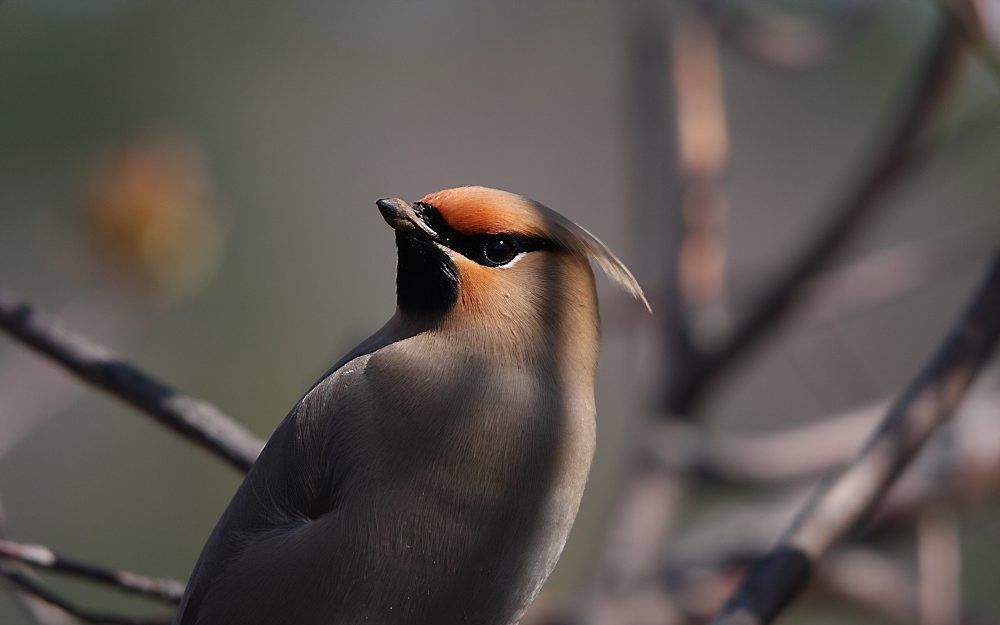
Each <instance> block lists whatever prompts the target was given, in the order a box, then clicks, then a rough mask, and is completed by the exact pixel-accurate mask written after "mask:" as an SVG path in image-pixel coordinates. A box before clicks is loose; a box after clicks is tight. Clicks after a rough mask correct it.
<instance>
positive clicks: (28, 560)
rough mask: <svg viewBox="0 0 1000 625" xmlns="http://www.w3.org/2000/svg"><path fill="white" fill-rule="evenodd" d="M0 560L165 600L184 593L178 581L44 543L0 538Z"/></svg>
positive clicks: (176, 601) (174, 598)
mask: <svg viewBox="0 0 1000 625" xmlns="http://www.w3.org/2000/svg"><path fill="white" fill-rule="evenodd" d="M0 560H14V561H17V562H22V563H24V564H29V565H31V566H33V567H37V568H42V569H47V570H49V571H56V572H59V573H65V574H68V575H74V576H77V577H80V578H83V579H87V580H90V581H94V582H99V583H102V584H107V585H109V586H113V587H115V588H118V589H120V590H124V591H126V592H131V593H135V594H138V595H142V596H144V597H151V598H153V599H159V600H161V601H166V602H168V603H175V604H176V603H180V600H181V596H183V594H184V584H183V583H182V582H179V581H177V580H174V579H155V578H151V577H145V576H143V575H137V574H136V573H131V572H129V571H122V570H116V569H109V568H106V567H103V566H99V565H95V564H90V563H88V562H82V561H80V560H75V559H73V558H67V557H65V556H62V555H60V554H58V553H55V552H54V551H52V550H51V549H49V548H48V547H46V546H44V545H28V544H24V543H18V542H14V541H12V540H4V539H0Z"/></svg>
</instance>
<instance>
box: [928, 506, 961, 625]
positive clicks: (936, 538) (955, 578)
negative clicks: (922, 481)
mask: <svg viewBox="0 0 1000 625" xmlns="http://www.w3.org/2000/svg"><path fill="white" fill-rule="evenodd" d="M917 563H918V570H919V573H920V583H919V590H918V595H919V605H920V619H919V622H920V624H921V625H955V624H956V623H958V622H959V620H960V618H961V612H962V609H961V582H960V577H961V573H960V571H961V568H962V563H961V547H960V545H959V536H958V519H956V518H955V515H954V514H952V512H951V511H949V510H948V509H947V508H945V507H944V506H943V505H934V504H933V503H932V504H931V505H928V506H927V507H926V508H925V509H924V510H921V512H920V514H919V515H918V517H917Z"/></svg>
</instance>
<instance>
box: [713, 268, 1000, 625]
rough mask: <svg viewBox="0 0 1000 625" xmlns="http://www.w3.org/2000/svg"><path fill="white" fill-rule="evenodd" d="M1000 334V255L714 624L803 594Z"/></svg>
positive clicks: (770, 613) (757, 616) (753, 615)
mask: <svg viewBox="0 0 1000 625" xmlns="http://www.w3.org/2000/svg"><path fill="white" fill-rule="evenodd" d="M998 337H1000V253H998V254H997V255H996V256H995V257H994V260H993V262H992V264H991V266H990V269H989V272H988V275H987V278H986V280H985V282H984V283H983V285H982V286H981V287H980V289H979V291H978V292H977V294H976V296H975V297H974V298H973V301H972V303H971V305H970V306H969V308H968V310H967V311H966V313H965V314H964V315H963V317H962V319H961V320H960V321H959V322H958V323H957V325H956V326H955V328H954V329H953V331H952V332H951V334H950V335H949V337H948V338H947V339H946V340H945V342H944V344H943V345H942V346H941V348H940V350H939V351H938V353H937V354H936V355H935V356H934V358H933V359H931V361H930V362H929V363H928V364H927V365H926V366H925V368H924V370H923V371H922V372H921V374H920V375H919V376H918V377H917V378H916V379H915V380H914V381H913V383H912V384H911V385H910V387H909V388H908V389H907V390H906V392H904V393H903V395H902V396H901V397H900V398H899V400H898V401H897V402H896V404H895V405H894V406H893V407H892V408H890V410H889V412H888V414H887V415H886V417H885V419H884V421H883V423H882V425H881V427H880V428H879V429H878V431H876V433H875V434H874V435H873V436H872V438H871V439H870V440H869V441H868V443H867V444H866V445H865V446H864V448H863V449H862V450H861V453H860V454H859V455H858V457H857V458H856V459H855V460H854V461H853V462H852V463H851V464H850V465H848V466H847V467H846V468H845V470H844V471H843V472H842V473H840V475H839V476H837V477H836V479H833V480H831V481H829V482H828V483H827V484H826V485H825V486H824V487H822V488H820V489H819V490H817V492H816V494H815V495H814V496H813V498H812V499H811V500H810V501H809V502H808V503H807V504H806V506H805V507H804V508H803V509H802V511H801V512H800V514H799V516H798V518H797V519H796V520H795V521H794V522H793V523H792V525H791V527H790V528H789V529H788V530H787V531H786V533H785V536H784V538H783V539H782V540H781V541H780V542H779V544H778V546H777V547H776V548H774V549H773V550H772V551H771V552H770V553H769V554H768V555H767V556H766V557H764V558H763V559H761V560H760V561H759V562H757V563H756V564H755V565H754V566H753V567H751V569H750V570H749V572H748V573H747V575H746V577H745V578H744V580H743V582H742V584H741V585H740V587H739V589H738V590H737V592H736V593H735V594H734V596H733V598H732V599H731V600H730V602H729V603H728V605H727V606H726V608H725V609H724V610H723V612H722V613H721V614H720V615H719V616H718V617H717V618H716V619H715V620H714V621H713V623H715V624H716V625H736V624H740V625H757V624H764V623H770V622H771V621H772V620H773V619H774V618H775V617H776V616H777V615H778V614H779V613H780V612H781V610H783V609H784V608H785V606H787V605H788V603H789V602H791V601H792V600H793V599H794V598H795V597H796V596H798V594H799V593H800V592H801V591H802V589H803V588H804V587H805V585H806V582H807V581H808V579H809V576H810V574H811V572H812V569H813V568H814V566H815V565H816V563H817V562H818V561H819V559H820V558H822V557H823V556H824V555H825V554H826V553H827V552H828V551H829V550H830V548H831V547H832V546H833V545H834V544H836V543H837V542H838V541H840V540H842V539H843V538H844V537H845V536H846V535H848V534H849V533H850V532H851V531H853V530H854V529H856V528H857V527H859V526H860V525H861V524H863V523H865V522H867V521H868V520H869V519H870V518H871V516H872V514H873V511H874V509H875V507H876V505H877V504H878V503H879V502H880V501H881V500H882V499H883V498H884V496H885V494H886V492H887V491H888V488H889V486H890V485H891V484H892V483H893V481H894V480H895V478H896V476H897V475H898V474H899V472H900V471H901V470H902V469H903V468H905V467H906V465H907V464H908V463H909V461H910V460H911V459H912V457H913V456H914V454H916V452H917V451H919V450H920V448H921V447H922V446H923V444H924V442H926V440H927V439H928V437H929V436H930V435H931V434H932V433H933V432H934V431H935V430H936V429H937V427H938V426H940V425H941V424H942V423H944V422H945V421H946V420H947V418H948V417H949V416H950V415H951V413H952V411H953V410H954V408H955V406H956V405H957V404H958V403H959V401H960V400H961V399H962V397H963V396H964V394H965V392H966V390H967V389H968V387H969V385H970V384H971V382H972V380H973V379H974V377H975V374H976V373H977V372H978V370H979V369H980V367H981V366H982V365H983V364H984V363H985V362H986V361H987V359H988V358H989V356H990V354H992V352H993V349H994V347H995V346H996V343H997V339H998Z"/></svg>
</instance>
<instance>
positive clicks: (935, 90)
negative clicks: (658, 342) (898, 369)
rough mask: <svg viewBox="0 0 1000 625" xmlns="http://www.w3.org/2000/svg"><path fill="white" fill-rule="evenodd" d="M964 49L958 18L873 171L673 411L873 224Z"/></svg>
mask: <svg viewBox="0 0 1000 625" xmlns="http://www.w3.org/2000/svg"><path fill="white" fill-rule="evenodd" d="M959 44H960V42H959V39H958V37H957V27H956V24H955V22H954V20H952V19H950V18H949V19H946V20H944V22H943V23H942V25H941V26H940V27H939V28H938V31H937V33H936V34H935V36H934V42H933V44H932V45H931V46H930V49H929V50H928V51H927V52H926V53H925V56H924V59H923V61H922V62H921V64H920V67H919V69H918V71H917V76H916V78H915V80H914V81H913V83H912V84H911V85H910V86H909V87H908V88H907V89H906V90H905V93H904V94H903V95H902V97H901V98H900V99H899V100H898V102H899V104H898V105H897V106H896V107H894V109H893V113H892V116H891V119H890V121H889V122H888V123H887V127H886V131H885V132H884V136H883V138H882V140H881V142H880V144H879V147H878V148H877V149H876V150H875V151H874V154H875V156H874V157H873V158H872V160H871V164H870V165H869V167H868V168H867V169H866V170H865V171H864V173H863V174H862V175H861V176H860V177H859V178H858V180H857V182H856V183H855V184H853V185H852V186H851V188H850V191H849V192H848V193H847V194H845V196H844V198H843V199H842V200H841V201H839V202H838V203H837V204H836V205H835V207H834V209H833V210H832V211H831V215H832V218H831V220H830V222H829V223H828V224H827V225H826V226H825V227H824V228H823V229H822V230H821V231H820V232H819V233H818V235H817V236H816V237H815V239H814V240H813V241H812V243H811V244H810V245H808V246H807V247H806V248H805V250H804V251H803V252H802V254H801V255H800V257H799V258H798V259H795V260H794V261H793V262H791V263H789V265H788V268H787V269H786V270H784V271H783V272H782V273H780V274H779V275H778V276H777V277H776V278H775V279H774V280H773V282H772V283H771V285H770V286H769V287H766V288H765V289H764V294H763V295H762V296H761V298H760V300H759V303H758V304H757V305H756V306H755V307H754V308H753V309H752V310H751V311H750V312H749V314H747V315H746V316H745V318H744V320H743V321H742V322H741V323H740V324H739V325H738V326H737V327H736V328H735V329H734V330H733V332H732V334H731V336H730V338H729V340H727V341H726V342H725V344H723V345H722V346H721V347H719V348H717V349H715V350H714V351H712V352H709V353H708V354H706V355H705V356H704V357H703V358H701V359H700V361H699V362H698V363H696V366H694V367H692V368H691V373H690V375H689V377H688V379H687V380H685V381H683V383H682V384H681V385H680V386H679V388H678V390H677V392H676V393H674V394H673V396H672V397H671V398H670V401H669V404H670V407H671V409H672V411H673V412H677V413H682V414H683V413H688V412H690V411H691V409H692V407H693V406H695V405H696V404H697V403H698V402H699V401H700V400H701V399H702V397H703V396H704V394H705V391H706V390H707V389H708V388H709V387H710V386H711V385H712V384H713V383H714V382H715V381H716V380H717V379H718V378H719V377H720V376H721V375H722V374H723V373H725V372H726V370H728V369H729V368H731V367H732V366H733V365H734V364H735V363H736V362H737V361H738V360H739V359H740V358H741V357H743V356H745V355H746V353H747V352H749V351H750V350H751V349H752V348H754V347H755V346H757V345H758V344H759V343H760V342H761V340H762V339H763V338H765V337H766V336H767V335H768V334H770V333H771V332H773V331H774V330H775V329H776V328H777V326H778V325H779V323H780V322H781V321H783V320H784V319H785V317H787V315H788V313H789V312H790V311H791V310H792V309H793V308H794V307H795V305H796V304H798V303H799V300H800V299H801V296H802V295H803V291H805V290H806V289H805V287H806V286H807V285H808V284H809V282H810V281H811V279H812V278H813V277H814V276H816V275H817V274H819V273H820V272H821V271H822V270H823V269H825V268H826V267H827V266H828V265H829V264H830V262H831V261H832V260H833V259H834V258H836V257H837V255H838V254H839V253H840V252H842V251H843V249H844V248H845V247H846V246H847V244H848V243H850V242H851V240H853V239H854V238H855V236H856V235H857V234H858V233H859V232H860V231H861V229H862V227H863V226H865V225H867V224H868V222H869V220H870V218H871V215H872V213H873V212H874V209H875V208H876V207H877V206H878V201H879V200H880V199H882V197H883V196H884V195H885V193H886V192H887V191H888V190H889V189H890V188H891V187H892V185H894V184H895V183H896V182H898V181H899V180H900V179H901V177H902V174H903V173H904V172H905V171H906V169H907V167H908V166H909V164H910V163H911V161H912V154H913V151H912V146H913V142H914V139H915V137H916V135H917V134H918V133H919V131H920V130H921V129H922V128H923V127H924V125H925V124H926V122H927V120H928V119H929V118H930V116H931V114H932V112H933V111H934V109H935V108H936V106H937V105H938V103H939V102H940V101H941V100H942V96H943V95H944V93H945V92H946V87H947V85H948V84H949V83H950V79H951V78H952V76H953V74H954V73H955V69H956V68H957V67H958V65H959V64H958V62H957V61H958V59H959V51H960V45H959Z"/></svg>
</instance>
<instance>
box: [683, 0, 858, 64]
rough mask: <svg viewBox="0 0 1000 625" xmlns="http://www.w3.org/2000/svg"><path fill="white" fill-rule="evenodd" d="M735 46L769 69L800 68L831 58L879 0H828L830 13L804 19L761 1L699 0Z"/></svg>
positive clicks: (702, 9) (730, 43)
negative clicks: (874, 0) (836, 0)
mask: <svg viewBox="0 0 1000 625" xmlns="http://www.w3.org/2000/svg"><path fill="white" fill-rule="evenodd" d="M695 1H696V4H697V5H698V7H699V8H700V9H701V12H702V13H703V14H704V15H705V16H706V17H707V18H708V19H710V20H711V22H712V23H713V24H714V25H715V27H716V28H717V29H718V31H719V33H720V34H721V35H722V37H723V39H724V40H725V42H726V43H727V44H729V45H730V46H731V47H733V48H735V49H736V50H737V51H739V52H741V53H743V54H744V55H745V56H747V57H748V58H750V59H753V60H755V61H757V62H760V63H763V64H764V65H767V66H768V67H774V68H779V69H788V70H801V69H808V68H812V67H815V66H816V65H818V64H820V63H823V62H824V61H827V60H828V59H830V58H831V57H832V56H833V55H834V54H835V53H836V52H837V51H839V50H840V49H841V48H842V47H843V45H844V44H845V43H847V42H848V41H850V40H851V39H852V38H853V37H854V35H855V34H856V33H857V32H858V30H860V27H861V25H862V24H863V23H864V21H865V19H866V18H867V17H868V16H869V15H870V14H871V8H872V5H873V4H874V3H872V2H870V1H869V0H852V1H841V2H834V3H827V4H826V5H824V9H825V13H824V14H822V15H819V16H816V17H812V18H809V17H802V16H797V15H793V14H791V13H786V12H780V11H777V10H773V9H769V8H768V7H767V6H765V5H764V4H763V3H759V2H734V1H733V0H695Z"/></svg>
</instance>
